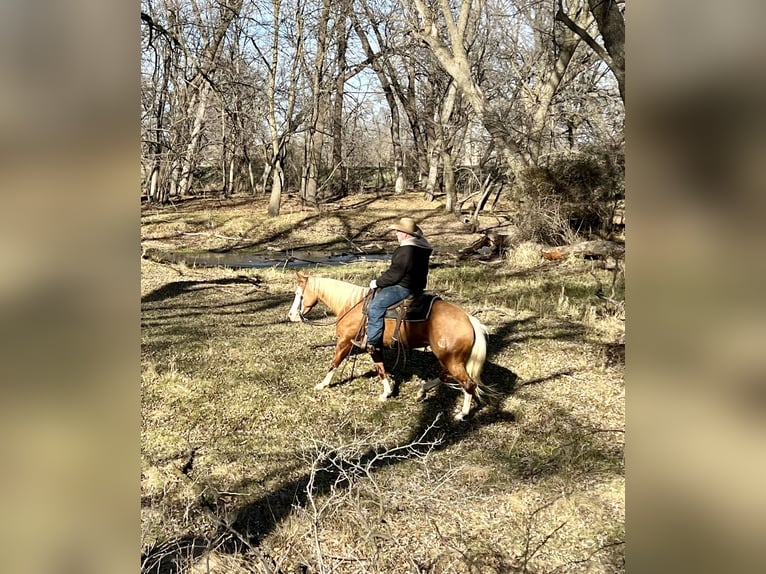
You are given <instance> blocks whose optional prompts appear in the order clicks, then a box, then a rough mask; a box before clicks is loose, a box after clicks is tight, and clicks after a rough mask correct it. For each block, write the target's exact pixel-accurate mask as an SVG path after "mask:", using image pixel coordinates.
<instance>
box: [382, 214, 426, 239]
mask: <svg viewBox="0 0 766 574" xmlns="http://www.w3.org/2000/svg"><path fill="white" fill-rule="evenodd" d="M388 228H389V229H393V230H394V231H402V232H403V233H409V234H410V235H413V236H415V237H423V230H422V229H420V226H418V225H417V224H416V223H415V220H414V219H412V218H411V217H402V218H401V219H400V220H399V222H398V223H395V224H393V225H389V226H388Z"/></svg>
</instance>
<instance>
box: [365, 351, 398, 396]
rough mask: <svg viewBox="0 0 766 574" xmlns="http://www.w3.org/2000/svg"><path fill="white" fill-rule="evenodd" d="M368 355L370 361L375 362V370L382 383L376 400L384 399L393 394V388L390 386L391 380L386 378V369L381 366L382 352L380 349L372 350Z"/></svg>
mask: <svg viewBox="0 0 766 574" xmlns="http://www.w3.org/2000/svg"><path fill="white" fill-rule="evenodd" d="M370 356H371V357H372V362H373V363H375V371H376V372H377V373H378V376H379V377H380V382H381V383H383V392H381V393H380V395H378V400H380V401H385V400H386V399H388V398H389V397H390V396H391V395H392V394H393V389H392V388H391V382H390V381H389V380H388V375H387V374H386V369H385V367H384V366H383V354H382V353H381V352H380V351H373V352H372V353H370Z"/></svg>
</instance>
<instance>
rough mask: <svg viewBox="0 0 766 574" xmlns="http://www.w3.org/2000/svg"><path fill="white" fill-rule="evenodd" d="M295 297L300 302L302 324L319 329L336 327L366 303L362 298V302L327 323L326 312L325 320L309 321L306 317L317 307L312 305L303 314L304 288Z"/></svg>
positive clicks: (296, 291) (300, 288) (299, 309)
mask: <svg viewBox="0 0 766 574" xmlns="http://www.w3.org/2000/svg"><path fill="white" fill-rule="evenodd" d="M298 291H300V298H299V299H298V295H299V293H298ZM295 296H296V299H297V301H298V316H299V317H300V319H301V322H302V323H307V324H309V325H316V326H318V327H327V326H329V325H335V324H336V323H337V322H338V321H340V320H341V319H343V317H345V316H346V315H348V314H349V313H350V312H351V311H353V310H354V308H355V307H356V306H357V305H361V304H362V303H364V298H362V299H361V300H360V301H358V302H356V303H354V304H353V305H352V306H351V307H349V308H348V309H347V310H346V311H345V312H344V313H343V314H341V315H339V316H338V317H335V318H334V319H330V320H329V322H328V321H327V312H325V319H309V318H308V317H306V315H307V314H308V313H309V312H311V310H312V309H313V308H314V306H315V305H312V306H311V307H309V308H308V309H307V310H306V312H305V313H304V312H303V287H300V286H299V287H298V288H297V289H296V290H295Z"/></svg>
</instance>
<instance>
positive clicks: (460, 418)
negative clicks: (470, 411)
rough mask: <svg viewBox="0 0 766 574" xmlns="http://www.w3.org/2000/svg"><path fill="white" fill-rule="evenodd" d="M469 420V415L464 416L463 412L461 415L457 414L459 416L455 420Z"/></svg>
mask: <svg viewBox="0 0 766 574" xmlns="http://www.w3.org/2000/svg"><path fill="white" fill-rule="evenodd" d="M467 418H468V415H466V414H463V411H460V412H459V413H457V414H456V415H455V420H456V421H464V420H465V419H467Z"/></svg>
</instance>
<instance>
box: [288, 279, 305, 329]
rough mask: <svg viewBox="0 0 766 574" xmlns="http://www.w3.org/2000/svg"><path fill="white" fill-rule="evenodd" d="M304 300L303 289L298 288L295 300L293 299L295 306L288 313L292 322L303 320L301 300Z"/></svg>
mask: <svg viewBox="0 0 766 574" xmlns="http://www.w3.org/2000/svg"><path fill="white" fill-rule="evenodd" d="M302 299H303V287H298V288H297V289H296V290H295V299H293V305H292V307H290V310H289V311H288V312H287V318H288V319H290V321H300V320H301V300H302Z"/></svg>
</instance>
